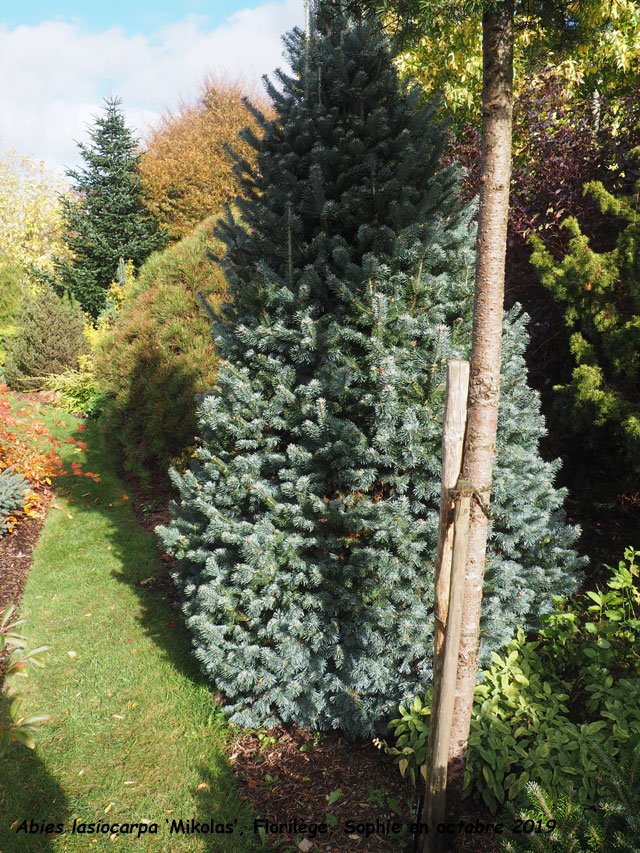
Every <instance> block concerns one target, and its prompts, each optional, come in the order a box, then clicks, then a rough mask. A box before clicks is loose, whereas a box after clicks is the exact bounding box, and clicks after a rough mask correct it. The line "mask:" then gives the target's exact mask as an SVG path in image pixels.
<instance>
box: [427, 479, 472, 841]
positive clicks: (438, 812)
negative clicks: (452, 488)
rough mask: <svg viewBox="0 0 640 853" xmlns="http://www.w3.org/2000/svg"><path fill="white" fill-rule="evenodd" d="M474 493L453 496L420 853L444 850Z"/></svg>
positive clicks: (467, 489)
mask: <svg viewBox="0 0 640 853" xmlns="http://www.w3.org/2000/svg"><path fill="white" fill-rule="evenodd" d="M472 492H473V489H472V487H471V485H470V484H469V483H467V482H466V481H465V480H458V487H457V489H456V496H455V515H454V521H453V531H454V532H453V558H452V565H451V582H450V594H449V607H448V613H447V627H446V631H445V640H444V654H443V659H442V677H441V683H440V687H439V690H438V696H437V702H434V704H433V705H432V708H431V726H430V729H429V747H430V749H428V752H427V754H428V755H429V753H430V763H429V765H428V766H427V788H426V792H425V805H426V808H425V817H426V823H427V825H428V832H427V833H426V835H425V839H424V847H423V853H439V852H440V851H441V850H443V849H445V844H446V842H447V840H448V841H449V842H451V841H453V839H451V838H449V839H447V836H446V835H445V834H441V833H438V832H437V826H438V824H439V823H442V822H443V821H444V817H445V807H446V793H447V768H448V764H449V741H450V739H451V724H452V722H453V706H454V704H455V697H456V673H457V669H458V651H459V648H460V631H461V627H462V603H463V600H464V577H465V570H466V565H467V546H468V543H469V517H470V514H471V495H472Z"/></svg>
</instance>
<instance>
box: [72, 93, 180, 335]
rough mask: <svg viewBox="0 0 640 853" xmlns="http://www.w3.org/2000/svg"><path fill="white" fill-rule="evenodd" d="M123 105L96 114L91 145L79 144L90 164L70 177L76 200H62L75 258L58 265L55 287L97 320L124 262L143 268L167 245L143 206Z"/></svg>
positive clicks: (114, 103)
mask: <svg viewBox="0 0 640 853" xmlns="http://www.w3.org/2000/svg"><path fill="white" fill-rule="evenodd" d="M120 104H121V101H120V99H119V98H114V97H112V96H109V97H107V98H105V101H104V107H105V110H104V115H103V116H95V125H94V126H93V127H92V128H91V129H90V130H89V136H90V138H91V143H90V144H89V145H85V144H83V143H81V142H79V143H78V148H79V149H80V153H81V155H82V158H83V160H84V161H85V163H86V166H85V167H84V168H81V169H69V170H67V173H66V174H67V176H68V177H69V178H71V180H72V183H73V188H74V190H75V192H76V198H75V199H72V198H69V197H67V196H61V197H60V201H61V204H62V220H63V227H64V241H65V243H66V245H67V247H68V248H69V249H70V251H71V252H72V254H73V260H72V261H68V260H61V261H59V262H58V263H57V264H56V283H55V287H56V289H57V290H58V291H59V292H60V291H67V292H68V293H70V294H71V295H72V296H74V297H75V298H76V299H77V300H78V302H79V303H80V305H81V306H82V308H83V309H84V310H85V311H86V312H88V313H89V314H91V315H92V316H93V317H94V318H95V317H97V316H98V314H99V313H100V311H101V310H102V309H103V308H104V306H105V302H106V292H107V290H108V289H109V285H110V284H111V282H112V281H113V279H114V278H115V275H116V270H117V268H118V263H119V261H120V259H121V258H122V259H124V260H131V261H133V264H134V268H135V269H136V270H137V269H138V268H139V267H140V265H141V264H142V262H143V261H144V260H145V259H146V258H147V256H148V255H149V254H150V253H151V252H152V251H154V250H155V249H159V248H161V247H162V246H163V244H164V242H165V237H164V235H163V234H162V233H161V232H159V231H158V227H157V224H156V222H155V220H154V219H151V218H149V215H148V213H147V212H146V210H145V208H144V206H143V203H142V184H141V182H140V178H139V176H138V173H137V164H138V156H139V155H137V154H136V153H135V150H136V147H137V145H138V140H137V139H135V138H134V136H133V134H132V132H131V130H130V129H129V128H128V127H127V126H126V124H125V120H124V115H123V114H122V111H121V109H120Z"/></svg>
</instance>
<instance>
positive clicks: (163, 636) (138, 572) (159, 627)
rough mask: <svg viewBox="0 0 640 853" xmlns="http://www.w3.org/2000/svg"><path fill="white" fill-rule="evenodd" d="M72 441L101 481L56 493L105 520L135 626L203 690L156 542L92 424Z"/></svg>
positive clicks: (66, 484)
mask: <svg viewBox="0 0 640 853" xmlns="http://www.w3.org/2000/svg"><path fill="white" fill-rule="evenodd" d="M74 438H75V439H81V440H82V441H84V442H86V444H87V450H86V453H85V457H86V462H84V463H83V465H82V469H83V470H84V471H85V472H88V471H91V472H95V473H99V474H100V476H101V478H102V482H100V483H95V482H93V480H91V479H84V478H82V479H81V480H78V478H76V477H73V476H62V477H60V478H58V480H57V481H56V482H55V491H56V492H58V493H60V494H65V495H67V496H68V495H71V496H72V498H73V500H74V503H75V505H76V507H77V511H78V512H80V511H82V507H83V505H84V507H85V508H86V509H90V510H91V511H94V512H95V511H99V512H100V513H101V514H103V515H104V516H105V517H106V519H107V520H108V522H109V533H108V536H109V541H110V543H111V547H112V549H113V551H112V553H113V555H114V556H115V557H117V558H118V560H119V562H120V564H121V566H122V570H121V571H117V572H114V573H113V576H114V577H115V578H116V580H118V581H119V582H120V583H123V584H126V585H127V586H129V587H130V588H131V589H132V590H133V591H134V592H135V593H136V596H137V598H138V602H139V606H140V612H139V621H140V624H141V626H142V628H143V630H144V632H145V634H146V635H147V636H149V637H151V638H152V639H153V641H154V643H155V644H156V645H157V646H158V647H159V648H160V649H161V650H162V651H163V653H164V654H165V655H166V658H167V660H169V661H170V663H171V664H172V665H173V666H174V667H175V668H176V670H177V671H179V672H181V673H182V674H183V675H185V676H186V677H187V678H189V680H191V681H192V682H194V683H195V684H199V685H202V686H207V685H208V682H207V680H206V677H205V676H204V675H203V673H202V671H201V669H200V667H199V665H198V662H197V660H196V659H195V657H194V655H193V653H192V646H191V642H190V640H189V636H188V634H187V631H186V629H185V627H184V622H183V619H182V611H181V610H180V608H179V605H178V603H177V602H175V601H174V600H173V595H172V588H171V587H170V584H169V582H168V579H167V578H166V570H165V567H164V565H163V564H162V563H161V561H160V560H159V545H158V540H157V539H156V537H155V536H153V535H152V534H151V533H147V532H146V531H145V530H143V529H142V528H141V527H140V526H139V524H138V523H137V521H136V519H135V517H134V515H133V512H132V509H131V506H130V503H129V495H128V489H127V488H126V487H125V486H124V485H123V484H122V481H121V480H120V478H119V477H118V475H117V474H116V472H115V470H114V466H113V464H112V463H111V461H110V456H109V453H108V451H107V450H106V448H105V447H104V445H103V442H102V440H101V437H100V435H99V432H98V426H97V424H96V422H95V421H87V422H86V430H85V431H84V432H82V433H80V432H77V433H75V435H74ZM125 495H126V496H127V497H126V498H125V497H124V496H125ZM3 853H4V851H3Z"/></svg>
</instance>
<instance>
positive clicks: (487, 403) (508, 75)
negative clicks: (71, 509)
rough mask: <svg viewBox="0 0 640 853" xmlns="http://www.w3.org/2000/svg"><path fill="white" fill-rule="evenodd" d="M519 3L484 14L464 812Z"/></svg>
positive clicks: (457, 741)
mask: <svg viewBox="0 0 640 853" xmlns="http://www.w3.org/2000/svg"><path fill="white" fill-rule="evenodd" d="M513 17H514V0H503V2H498V3H496V5H495V7H493V8H487V9H485V11H484V14H483V35H482V52H483V84H482V163H481V187H480V206H479V212H478V236H477V255H476V287H475V303H474V312H473V342H472V353H471V373H470V381H469V410H468V420H467V434H466V440H465V449H464V457H463V469H462V477H463V479H465V480H468V481H469V482H470V483H471V484H472V485H473V487H474V488H475V490H476V492H477V494H478V495H479V497H480V499H481V500H478V499H474V500H473V501H472V506H471V522H470V529H469V546H468V552H467V571H466V582H465V597H464V604H463V612H462V636H461V640H460V652H459V658H458V675H457V684H456V700H455V709H454V719H453V727H452V730H451V742H450V747H449V770H448V785H447V807H448V811H449V813H450V814H451V813H453V812H455V811H457V808H458V804H459V802H460V798H461V793H462V784H463V780H464V771H465V764H466V755H467V741H468V737H469V724H470V721H471V711H472V706H473V693H474V689H475V683H476V673H477V669H478V645H479V628H480V605H481V603H482V582H483V577H484V562H485V551H486V545H487V527H488V521H489V520H488V518H487V515H486V514H485V512H484V510H483V506H482V504H484V506H485V507H487V506H488V504H489V498H490V494H491V473H492V469H493V459H494V455H495V447H496V432H497V426H498V401H499V397H500V350H501V344H502V316H503V300H504V273H505V254H506V245H507V216H508V212H509V184H510V179H511V124H512V112H513Z"/></svg>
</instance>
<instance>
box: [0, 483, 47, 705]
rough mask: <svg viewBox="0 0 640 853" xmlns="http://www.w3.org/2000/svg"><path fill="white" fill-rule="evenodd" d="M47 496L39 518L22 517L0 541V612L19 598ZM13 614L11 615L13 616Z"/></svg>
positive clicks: (0, 655)
mask: <svg viewBox="0 0 640 853" xmlns="http://www.w3.org/2000/svg"><path fill="white" fill-rule="evenodd" d="M50 499H51V498H50V497H48V498H45V499H43V501H44V505H42V507H41V515H42V517H41V518H30V517H25V518H24V519H23V520H21V521H20V522H19V524H18V525H17V526H16V527H15V528H14V529H13V530H12V531H11V532H10V533H5V535H4V536H2V537H1V538H0V612H2V611H3V610H4V609H5V608H6V607H8V606H9V605H10V604H13V605H15V607H16V608H17V607H18V605H19V604H20V600H21V598H22V593H23V591H24V585H25V581H26V579H27V575H28V574H29V570H30V569H31V562H32V560H31V555H32V553H33V549H34V548H35V546H36V542H37V541H38V537H39V536H40V531H41V530H42V525H43V524H44V516H45V514H46V510H47V507H48V505H49V502H50ZM14 615H15V614H14ZM8 656H9V649H8V648H5V649H4V651H3V652H2V653H0V688H2V681H3V679H2V675H1V673H2V671H3V669H4V668H3V666H2V663H3V661H4V660H5V659H6V658H7V657H8Z"/></svg>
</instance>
